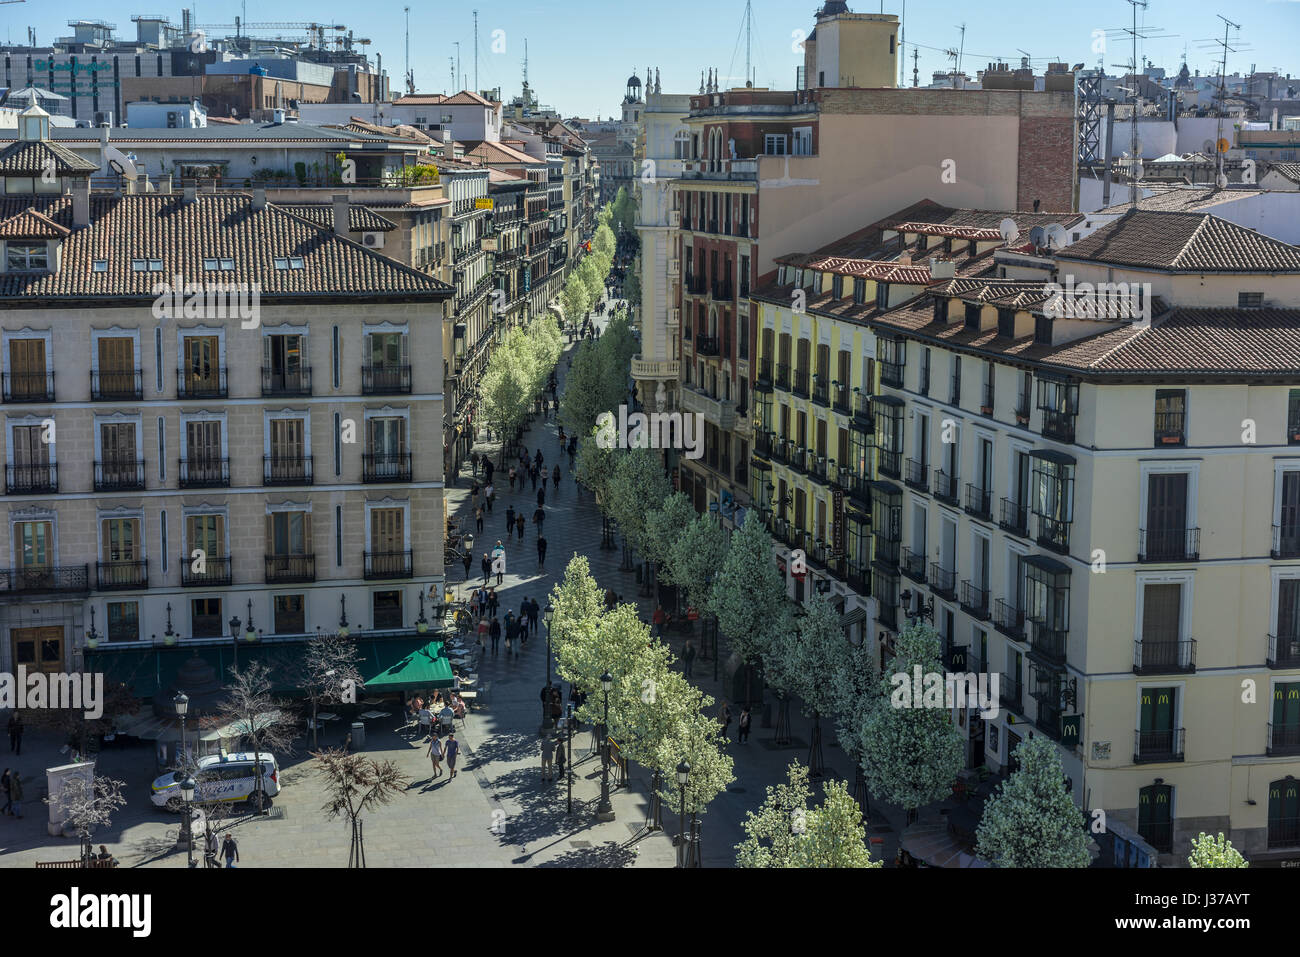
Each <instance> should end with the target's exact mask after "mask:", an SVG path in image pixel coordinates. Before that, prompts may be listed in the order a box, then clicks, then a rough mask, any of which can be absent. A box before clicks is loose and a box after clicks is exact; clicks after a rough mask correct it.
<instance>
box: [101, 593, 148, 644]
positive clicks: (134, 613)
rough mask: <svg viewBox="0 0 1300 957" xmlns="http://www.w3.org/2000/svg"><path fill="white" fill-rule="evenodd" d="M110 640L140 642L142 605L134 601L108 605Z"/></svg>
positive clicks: (115, 602) (112, 602)
mask: <svg viewBox="0 0 1300 957" xmlns="http://www.w3.org/2000/svg"><path fill="white" fill-rule="evenodd" d="M108 640H109V641H139V640H140V604H139V602H134V601H111V602H109V603H108Z"/></svg>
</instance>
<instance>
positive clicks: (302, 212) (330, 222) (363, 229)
mask: <svg viewBox="0 0 1300 957" xmlns="http://www.w3.org/2000/svg"><path fill="white" fill-rule="evenodd" d="M276 205H277V206H279V207H280V208H281V209H284V210H287V211H288V212H291V213H293V214H294V215H295V216H302V217H303V218H304V219H310V220H311V221H312V222H313V223H315V224H316V225H317V226H320V227H322V228H324V229H333V228H334V207H333V206H332V205H330V204H328V203H314V204H311V205H297V204H293V205H285V204H281V203H276ZM396 228H397V224H396V223H394V222H392V221H391V220H387V219H384V217H382V216H380V215H379V214H378V213H376V212H375V211H374V210H373V209H369V208H367V207H365V206H350V207H348V229H349V230H350V231H351V232H354V233H386V232H388V231H390V230H393V229H396Z"/></svg>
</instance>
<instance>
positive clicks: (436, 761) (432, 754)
mask: <svg viewBox="0 0 1300 957" xmlns="http://www.w3.org/2000/svg"><path fill="white" fill-rule="evenodd" d="M429 760H430V761H431V762H433V775H432V777H435V778H436V777H438V776H439V775H441V774H442V742H441V741H439V740H438V736H437V735H436V734H435V735H434V736H433V740H431V741H430V742H429Z"/></svg>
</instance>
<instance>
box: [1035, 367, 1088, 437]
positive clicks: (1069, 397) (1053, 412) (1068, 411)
mask: <svg viewBox="0 0 1300 957" xmlns="http://www.w3.org/2000/svg"><path fill="white" fill-rule="evenodd" d="M1038 408H1040V409H1041V410H1042V411H1043V435H1044V436H1046V437H1047V438H1052V439H1058V440H1060V441H1062V442H1073V441H1074V421H1075V418H1076V417H1077V416H1078V414H1079V385H1078V383H1075V382H1066V381H1064V380H1062V379H1039V380H1038Z"/></svg>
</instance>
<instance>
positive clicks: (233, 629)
mask: <svg viewBox="0 0 1300 957" xmlns="http://www.w3.org/2000/svg"><path fill="white" fill-rule="evenodd" d="M241 625H243V622H241V621H240V620H239V616H238V615H231V616H230V643H231V644H232V645H234V646H235V667H236V668H238V667H239V629H240V626H241Z"/></svg>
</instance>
